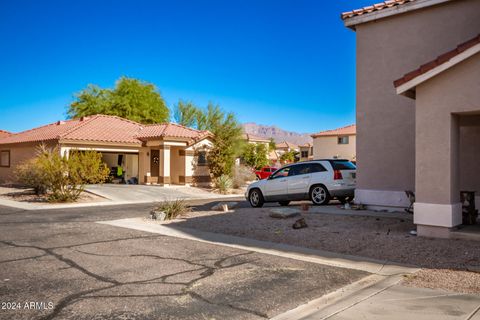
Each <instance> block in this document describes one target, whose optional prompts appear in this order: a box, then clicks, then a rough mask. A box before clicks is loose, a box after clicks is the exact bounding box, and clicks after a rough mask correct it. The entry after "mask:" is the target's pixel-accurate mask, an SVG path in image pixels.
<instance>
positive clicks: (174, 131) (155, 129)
mask: <svg viewBox="0 0 480 320" xmlns="http://www.w3.org/2000/svg"><path fill="white" fill-rule="evenodd" d="M210 135H211V133H210V132H209V131H206V130H204V131H202V130H195V129H192V128H188V127H185V126H181V125H179V124H176V123H163V124H152V125H148V126H145V127H143V128H142V129H141V130H140V131H139V132H138V134H137V138H138V139H140V140H149V139H155V138H186V139H192V140H199V139H203V138H204V137H207V136H210Z"/></svg>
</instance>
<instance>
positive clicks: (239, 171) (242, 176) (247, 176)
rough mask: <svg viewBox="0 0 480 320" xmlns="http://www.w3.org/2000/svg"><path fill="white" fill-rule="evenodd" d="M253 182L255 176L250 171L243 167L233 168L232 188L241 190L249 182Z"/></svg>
mask: <svg viewBox="0 0 480 320" xmlns="http://www.w3.org/2000/svg"><path fill="white" fill-rule="evenodd" d="M253 180H255V174H254V173H253V171H252V169H250V168H249V167H246V166H244V165H239V166H235V168H234V170H233V181H232V184H233V187H234V188H241V187H243V186H245V185H246V184H247V182H249V181H253Z"/></svg>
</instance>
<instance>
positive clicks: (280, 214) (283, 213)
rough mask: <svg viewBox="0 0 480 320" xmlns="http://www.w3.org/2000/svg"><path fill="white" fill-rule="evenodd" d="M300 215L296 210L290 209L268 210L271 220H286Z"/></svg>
mask: <svg viewBox="0 0 480 320" xmlns="http://www.w3.org/2000/svg"><path fill="white" fill-rule="evenodd" d="M299 215H300V211H298V210H297V209H291V208H274V209H270V214H269V216H270V217H272V218H277V219H287V218H292V217H296V216H299Z"/></svg>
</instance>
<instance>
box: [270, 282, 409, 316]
mask: <svg viewBox="0 0 480 320" xmlns="http://www.w3.org/2000/svg"><path fill="white" fill-rule="evenodd" d="M400 280H401V276H389V277H386V276H380V275H375V274H374V275H370V276H368V277H365V278H363V279H360V280H358V281H356V282H353V283H351V284H349V285H347V286H345V287H342V288H340V289H338V290H336V291H333V292H330V293H328V294H326V295H324V296H322V297H320V298H318V299H315V300H312V301H309V302H308V303H306V304H304V305H300V306H298V307H296V308H295V309H292V310H289V311H287V312H284V313H282V314H279V315H277V316H275V317H273V318H271V320H300V319H303V320H306V319H315V320H320V319H328V318H330V317H333V316H335V315H337V314H339V313H341V312H342V311H344V310H347V309H349V308H351V307H353V306H354V305H357V304H359V303H361V302H363V301H365V300H367V299H369V298H371V297H373V296H374V295H377V294H378V293H380V292H382V291H385V290H387V289H388V288H390V287H392V286H394V285H395V284H397V283H398V282H399V281H400Z"/></svg>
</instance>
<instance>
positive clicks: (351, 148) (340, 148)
mask: <svg viewBox="0 0 480 320" xmlns="http://www.w3.org/2000/svg"><path fill="white" fill-rule="evenodd" d="M348 137H349V138H348V144H338V136H331V137H317V138H313V159H326V158H334V157H337V158H340V159H349V160H355V155H356V147H355V146H356V143H357V137H356V136H354V135H351V136H348Z"/></svg>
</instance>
